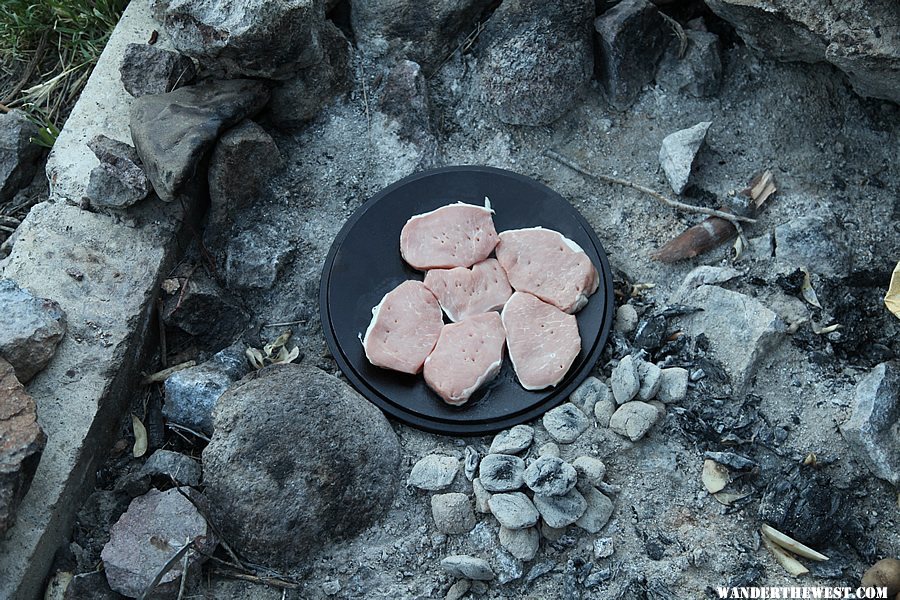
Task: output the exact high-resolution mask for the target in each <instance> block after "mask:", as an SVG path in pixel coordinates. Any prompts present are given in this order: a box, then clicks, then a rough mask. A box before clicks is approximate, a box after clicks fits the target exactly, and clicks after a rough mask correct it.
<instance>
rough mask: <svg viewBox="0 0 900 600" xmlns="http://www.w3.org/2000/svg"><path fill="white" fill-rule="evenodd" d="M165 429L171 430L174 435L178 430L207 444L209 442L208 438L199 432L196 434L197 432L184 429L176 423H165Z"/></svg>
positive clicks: (187, 428)
mask: <svg viewBox="0 0 900 600" xmlns="http://www.w3.org/2000/svg"><path fill="white" fill-rule="evenodd" d="M166 427H168V428H169V429H171V430H172V431H174V432H175V433H178V430H179V429H180V430H181V431H187V432H188V433H190V434H191V435H195V436H197V437H198V438H200V439H201V440H204V441H205V442H209V441H210V440H209V438H208V437H206V436H205V435H203V434H202V433H199V432H197V431H194V430H193V429H191V428H190V427H185V426H184V425H179V424H178V423H171V422H170V423H166ZM179 435H180V434H179ZM182 437H184V436H182ZM185 439H187V438H185Z"/></svg>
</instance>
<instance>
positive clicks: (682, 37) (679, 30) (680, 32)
mask: <svg viewBox="0 0 900 600" xmlns="http://www.w3.org/2000/svg"><path fill="white" fill-rule="evenodd" d="M659 16H661V17H662V18H663V19H665V21H666V23H668V24H669V27H671V28H672V32H673V33H674V34H675V37H677V38H678V58H684V53H685V52H687V47H688V38H687V34H686V33H685V32H684V28H683V27H682V26H681V23H679V22H678V21H676V20H675V19H673V18H672V17H670V16H669V15H667V14H666V13H664V12H662V11H660V13H659Z"/></svg>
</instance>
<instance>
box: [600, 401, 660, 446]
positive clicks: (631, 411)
mask: <svg viewBox="0 0 900 600" xmlns="http://www.w3.org/2000/svg"><path fill="white" fill-rule="evenodd" d="M658 420H659V411H657V410H656V408H655V407H653V406H651V405H649V404H647V403H645V402H640V401H638V400H635V401H634V402H626V403H625V404H623V405H622V406H620V407H619V409H618V410H617V411H616V413H615V414H614V415H613V416H612V418H611V419H610V420H609V428H610V429H612V430H613V431H615V432H616V433H618V434H619V435H624V436H625V437H627V438H628V439H630V440H631V441H632V442H636V441H638V440H639V439H641V438H642V437H644V435H646V434H647V432H648V431H650V428H651V427H653V425H655V424H656V422H657V421H658Z"/></svg>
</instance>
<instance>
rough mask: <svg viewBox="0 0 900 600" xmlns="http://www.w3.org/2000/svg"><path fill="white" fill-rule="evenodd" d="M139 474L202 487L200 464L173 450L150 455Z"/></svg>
mask: <svg viewBox="0 0 900 600" xmlns="http://www.w3.org/2000/svg"><path fill="white" fill-rule="evenodd" d="M139 473H140V475H150V476H153V475H158V476H162V477H166V478H171V479H174V480H175V481H177V482H178V483H179V484H180V485H187V486H190V487H195V486H198V485H200V478H201V477H202V475H203V469H202V468H201V467H200V463H199V462H197V461H196V460H194V459H193V458H191V457H190V456H187V455H185V454H181V453H180V452H172V451H171V450H157V451H156V452H154V453H153V454H151V455H150V458H148V459H147V462H145V463H144V465H143V466H142V467H141V470H140V472H139Z"/></svg>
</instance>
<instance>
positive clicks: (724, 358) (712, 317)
mask: <svg viewBox="0 0 900 600" xmlns="http://www.w3.org/2000/svg"><path fill="white" fill-rule="evenodd" d="M688 304H690V305H691V306H696V307H698V308H702V309H703V310H702V311H700V312H697V313H694V314H692V315H687V316H685V317H682V327H683V330H684V332H685V333H686V334H687V335H690V336H692V337H696V336H697V335H699V334H701V333H703V334H706V337H707V338H708V339H709V343H710V347H711V349H712V351H713V352H714V353H715V356H716V358H717V359H718V360H719V361H720V362H721V363H722V364H723V365H724V367H725V370H726V372H727V373H728V375H729V376H730V377H731V381H732V383H734V385H735V386H736V388H737V389H738V390H741V389H744V387H745V386H746V385H747V384H749V382H750V380H751V379H752V378H753V376H754V375H755V374H756V371H757V369H759V367H760V366H762V365H763V364H764V363H765V358H766V357H767V356H768V355H770V354H771V352H772V351H773V350H774V349H775V348H776V347H777V346H778V344H779V343H781V341H782V339H783V338H784V330H785V325H784V323H783V322H782V321H781V319H779V318H778V316H777V315H776V314H775V313H774V312H772V311H771V310H769V309H768V308H767V307H766V306H765V305H764V304H762V303H761V302H760V301H759V300H756V299H754V298H751V297H749V296H745V295H744V294H740V293H738V292H732V291H729V290H725V289H723V288H720V287H718V286H712V285H703V286H700V287H699V288H697V289H696V290H695V291H694V293H693V294H691V295H690V296H689V297H688ZM657 398H659V395H658V394H657ZM659 399H660V400H662V398H659Z"/></svg>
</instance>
